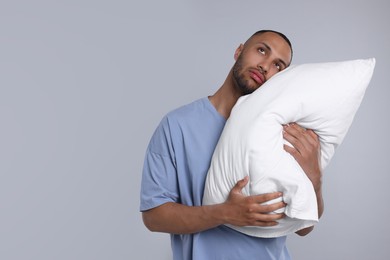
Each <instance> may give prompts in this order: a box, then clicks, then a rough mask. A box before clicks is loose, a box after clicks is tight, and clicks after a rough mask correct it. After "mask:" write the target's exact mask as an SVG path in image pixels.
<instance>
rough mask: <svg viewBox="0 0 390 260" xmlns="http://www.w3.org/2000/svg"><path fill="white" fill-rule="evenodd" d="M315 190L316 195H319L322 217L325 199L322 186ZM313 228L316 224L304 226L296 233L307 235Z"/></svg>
mask: <svg viewBox="0 0 390 260" xmlns="http://www.w3.org/2000/svg"><path fill="white" fill-rule="evenodd" d="M315 192H316V197H317V210H318V219H320V218H321V216H322V214H323V213H324V199H323V197H322V186H320V187H319V188H317V189H316V190H315ZM313 229H314V226H311V227H307V228H304V229H301V230H299V231H297V232H296V234H298V235H300V236H306V235H307V234H309V233H310V232H311V231H313Z"/></svg>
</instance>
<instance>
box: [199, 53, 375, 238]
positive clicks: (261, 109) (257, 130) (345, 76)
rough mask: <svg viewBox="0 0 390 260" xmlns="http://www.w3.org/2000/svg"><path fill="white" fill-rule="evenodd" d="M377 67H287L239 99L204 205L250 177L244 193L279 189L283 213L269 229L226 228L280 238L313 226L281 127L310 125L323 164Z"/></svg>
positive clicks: (370, 62)
mask: <svg viewBox="0 0 390 260" xmlns="http://www.w3.org/2000/svg"><path fill="white" fill-rule="evenodd" d="M374 67H375V59H374V58H371V59H361V60H350V61H342V62H328V63H312V64H302V65H296V66H291V67H289V68H288V69H286V70H284V71H282V72H280V73H278V74H277V75H275V76H274V77H272V78H271V79H270V80H268V81H267V82H266V83H265V84H264V85H263V86H261V87H260V88H259V89H257V90H256V91H255V92H253V93H252V94H250V95H246V96H243V97H241V98H240V99H239V100H238V101H237V103H236V105H235V106H234V108H233V110H232V112H231V115H230V117H229V119H228V121H227V122H226V125H225V128H224V130H223V132H222V135H221V137H220V140H219V142H218V144H217V146H216V148H215V151H214V154H213V157H212V161H211V165H210V169H209V172H208V175H207V179H206V184H205V191H204V197H203V204H204V205H210V204H217V203H222V202H224V201H226V199H227V197H228V194H229V192H230V190H231V189H232V188H233V186H234V185H235V184H236V183H237V181H239V180H241V179H243V178H244V177H245V176H247V175H249V179H250V181H249V184H248V185H247V186H246V187H245V188H244V189H243V190H242V192H243V194H244V195H246V196H248V195H257V194H264V193H269V192H276V191H280V192H283V201H284V202H286V203H287V206H286V207H285V208H284V209H282V212H283V211H284V213H285V214H286V217H285V218H284V219H282V220H280V221H278V222H279V224H278V225H277V226H273V227H252V226H246V227H237V226H232V225H228V226H229V227H231V228H233V229H235V230H237V231H240V232H243V233H245V234H248V235H251V236H256V237H277V236H284V235H287V234H290V233H293V232H296V231H298V230H300V229H302V228H305V227H308V226H312V225H314V224H316V223H317V222H318V212H317V201H316V195H315V192H314V189H313V185H312V183H311V182H310V180H309V179H308V177H307V176H306V174H305V173H304V172H303V170H302V168H301V167H300V166H299V164H298V163H297V162H296V161H295V159H294V158H293V157H292V156H291V155H290V154H288V153H287V152H286V151H285V150H284V149H283V144H284V143H286V141H285V140H284V139H283V136H282V130H283V129H282V125H284V124H288V123H291V122H296V123H298V124H299V125H300V126H302V127H304V128H308V129H313V130H314V131H315V133H316V134H317V135H318V136H319V139H320V143H321V166H322V168H325V167H326V165H327V164H328V163H329V161H330V160H331V158H332V156H333V154H334V152H335V149H336V148H337V146H338V145H339V144H340V143H341V142H342V140H343V139H344V137H345V135H346V133H347V131H348V129H349V127H350V125H351V123H352V120H353V118H354V116H355V113H356V111H357V109H358V107H359V106H360V103H361V101H362V99H363V96H364V93H365V90H366V88H367V86H368V84H369V82H370V80H371V77H372V74H373V70H374ZM289 145H290V144H289ZM280 200H281V199H279V201H280ZM277 201H278V200H274V201H272V203H274V202H277ZM268 203H270V202H268Z"/></svg>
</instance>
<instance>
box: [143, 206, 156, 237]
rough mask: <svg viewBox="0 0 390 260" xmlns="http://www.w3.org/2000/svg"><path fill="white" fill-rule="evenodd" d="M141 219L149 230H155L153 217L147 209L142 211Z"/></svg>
mask: <svg viewBox="0 0 390 260" xmlns="http://www.w3.org/2000/svg"><path fill="white" fill-rule="evenodd" d="M142 221H143V222H144V225H145V227H146V228H147V229H149V231H152V232H157V231H158V230H157V228H156V225H155V224H154V221H153V217H152V215H151V213H150V212H149V211H145V212H142Z"/></svg>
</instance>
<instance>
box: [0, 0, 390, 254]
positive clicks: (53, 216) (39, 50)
mask: <svg viewBox="0 0 390 260" xmlns="http://www.w3.org/2000/svg"><path fill="white" fill-rule="evenodd" d="M389 11H390V4H389V2H388V1H386V0H382V1H381V0H370V1H368V0H367V1H362V0H348V1H346V0H344V1H343V0H337V1H336V0H333V1H331V0H330V1H310V0H307V1H302V0H301V1H276V2H275V3H274V2H273V1H259V0H258V1H254V0H252V1H232V0H230V1H226V0H225V1H222V0H220V1H205V0H198V1H195V0H192V1H179V0H177V1H174V0H165V1H158V0H154V1H124V0H123V1H119V0H114V1H92V0H91V1H87V0H77V1H76V0H71V1H41V0H39V1H27V0H24V1H17V0H16V1H4V0H3V1H1V2H0V46H1V47H0V119H1V127H0V158H1V162H0V259H4V260H14V259H18V260H19V259H20V260H21V259H23V260H24V259H39V260H46V259H48V260H49V259H50V260H52V259H58V260H60V259H94V260H98V259H170V258H171V252H170V242H169V236H168V235H166V234H159V233H151V232H149V231H147V229H146V228H145V227H144V226H143V224H142V220H141V214H140V213H139V212H138V205H139V190H140V187H139V186H140V178H141V169H142V163H143V156H144V152H145V149H146V146H147V144H148V141H149V138H150V136H151V134H152V133H153V131H154V129H155V127H156V126H157V124H158V123H159V121H160V119H161V117H162V116H163V115H164V114H166V113H167V112H168V111H170V110H172V109H174V108H176V107H177V106H180V105H183V104H186V103H188V102H190V101H192V100H194V99H198V98H201V97H204V96H206V95H209V94H212V93H214V91H216V90H217V89H218V87H219V86H220V85H221V84H222V82H223V81H224V79H225V76H226V75H227V73H228V71H229V69H230V68H231V66H232V65H233V62H234V60H233V53H234V51H235V48H236V47H238V45H239V43H241V42H243V41H245V40H246V39H247V37H249V36H250V35H251V34H252V33H253V32H255V31H256V30H259V29H275V30H280V31H282V32H284V33H285V34H286V35H288V36H289V37H290V39H291V41H292V42H293V45H294V51H295V56H294V63H295V64H299V63H306V62H323V61H339V60H347V59H357V58H369V57H376V59H377V67H376V70H375V73H374V77H373V79H372V82H371V85H370V86H369V88H368V90H367V93H366V96H365V99H364V100H363V103H362V105H361V107H360V110H359V111H358V113H357V115H356V117H355V121H354V123H353V124H352V127H351V129H350V131H349V133H348V135H347V137H346V138H345V141H344V143H343V144H342V145H341V146H340V147H339V149H338V150H337V152H336V155H335V157H334V158H333V160H332V162H331V164H330V166H329V167H328V168H327V170H326V171H325V173H324V196H325V202H326V205H325V206H326V209H325V214H324V216H323V218H322V220H321V222H320V224H319V225H318V226H317V227H316V229H315V231H314V232H313V233H312V234H310V235H309V236H307V237H305V238H301V237H298V236H295V235H292V236H290V237H289V239H288V245H289V248H290V251H291V254H292V256H293V257H294V259H316V260H321V259H324V260H328V259H390V248H389V246H388V242H389V241H390V234H389V232H390V222H389V220H388V216H389V202H390V201H389V192H388V189H389V179H390V177H389V173H390V171H389V161H390V158H389V153H388V148H389V147H390V141H389V140H390V138H389V135H388V132H389V128H390V116H389V115H388V114H389V112H390V105H389V101H388V100H389V98H390V86H389V84H388V82H389V77H388V76H389V61H390V51H389V46H390V32H389V29H388V25H389V24H390V16H389V15H388V13H389ZM313 87H314V86H313Z"/></svg>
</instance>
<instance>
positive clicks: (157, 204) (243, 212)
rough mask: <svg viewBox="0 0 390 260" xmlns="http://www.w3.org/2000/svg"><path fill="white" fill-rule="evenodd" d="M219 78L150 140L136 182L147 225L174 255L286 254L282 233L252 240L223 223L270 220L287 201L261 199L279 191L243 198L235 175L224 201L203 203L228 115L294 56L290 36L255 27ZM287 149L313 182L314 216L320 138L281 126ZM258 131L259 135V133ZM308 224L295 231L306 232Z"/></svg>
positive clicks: (243, 256) (241, 183) (295, 127)
mask: <svg viewBox="0 0 390 260" xmlns="http://www.w3.org/2000/svg"><path fill="white" fill-rule="evenodd" d="M234 59H235V60H236V62H235V64H234V66H233V68H232V69H231V70H230V72H229V74H228V76H227V78H226V80H225V82H224V83H223V85H222V86H221V87H220V88H219V89H218V91H217V92H216V93H215V94H214V95H212V96H209V97H206V98H203V99H200V100H197V101H195V102H193V103H191V104H189V105H186V106H183V107H181V108H179V109H176V110H174V111H172V112H170V113H169V114H168V115H167V116H165V117H164V119H163V120H162V121H161V123H160V125H159V126H158V128H157V129H156V131H155V133H154V135H153V137H152V139H151V141H150V144H149V146H148V149H147V152H146V157H145V164H144V171H143V177H142V186H141V207H140V210H141V211H142V216H143V220H144V223H145V225H146V227H147V228H148V229H150V230H151V231H157V232H166V233H170V234H171V242H172V250H173V258H174V259H185V260H188V259H194V260H195V259H200V260H207V259H245V260H248V259H290V256H289V253H288V250H287V248H286V244H285V242H286V237H278V238H255V237H251V236H247V235H244V234H242V233H239V232H236V231H234V230H232V229H230V228H228V227H226V226H224V225H223V224H232V225H238V226H246V225H251V226H272V225H277V220H278V219H281V218H283V217H284V215H283V214H269V213H270V212H272V211H275V210H277V209H280V208H282V207H284V206H285V204H284V202H278V203H274V204H271V205H268V206H264V205H261V203H263V202H266V201H269V200H272V199H275V198H277V197H280V196H282V194H280V193H278V192H276V193H270V194H260V195H256V196H249V197H244V196H243V195H242V194H241V189H242V188H243V187H245V185H247V183H248V181H249V180H248V178H245V179H243V180H241V181H239V182H238V183H237V184H236V185H235V187H233V189H232V190H231V192H230V194H229V197H228V199H227V200H226V202H224V203H222V204H218V205H210V206H202V204H201V202H202V196H203V190H204V183H205V179H206V174H207V171H208V168H209V166H210V161H211V157H212V154H213V151H214V148H215V146H216V144H217V142H218V139H219V136H220V134H221V132H222V130H223V127H224V124H225V122H226V119H227V118H228V117H229V115H230V112H231V110H232V108H233V106H234V104H235V103H236V101H237V100H238V98H239V97H240V96H242V95H247V94H250V93H252V92H253V91H254V90H256V89H257V88H259V87H260V86H261V85H262V84H264V82H265V81H267V80H268V79H269V78H271V77H272V76H273V75H275V74H276V73H278V72H279V71H282V70H283V69H285V68H286V67H288V66H289V65H290V63H291V59H292V48H291V44H290V42H289V40H288V39H287V38H286V37H285V36H284V35H283V34H281V33H279V32H275V31H269V30H265V31H259V32H256V33H255V34H254V35H252V36H251V37H250V38H249V39H248V40H247V41H246V42H245V44H241V45H240V46H239V47H238V48H237V50H236V51H235V54H234ZM284 130H285V131H284V138H285V139H286V140H287V141H289V142H290V143H291V144H292V145H293V146H294V148H290V147H288V146H286V147H285V149H286V151H287V152H289V153H290V154H291V155H292V156H293V157H294V158H295V159H296V160H297V161H298V163H299V164H300V165H301V167H302V168H303V170H304V171H305V173H306V174H307V176H308V177H309V179H310V180H311V181H312V183H313V186H314V189H315V191H316V195H317V201H318V214H319V216H321V214H322V212H323V202H322V193H321V176H322V175H321V170H320V165H319V141H318V138H317V136H316V135H315V134H314V132H313V131H311V130H306V131H305V132H306V134H304V133H303V132H304V129H302V128H301V127H299V126H298V125H296V124H291V125H288V126H285V127H284ZM259 134H261V133H259ZM311 230H312V227H310V228H306V229H303V230H300V231H298V232H297V233H298V234H299V235H306V234H307V233H309V232H310V231H311Z"/></svg>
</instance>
